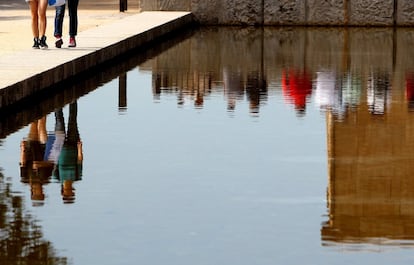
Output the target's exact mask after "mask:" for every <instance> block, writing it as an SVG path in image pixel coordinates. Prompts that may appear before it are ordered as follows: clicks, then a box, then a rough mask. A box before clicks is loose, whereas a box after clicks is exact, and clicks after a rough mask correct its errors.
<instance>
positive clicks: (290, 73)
mask: <svg viewBox="0 0 414 265" xmlns="http://www.w3.org/2000/svg"><path fill="white" fill-rule="evenodd" d="M282 89H283V93H284V95H285V97H286V99H287V101H288V102H289V103H290V104H292V105H294V107H295V110H296V112H297V115H298V116H303V115H305V112H306V104H307V102H308V101H309V98H310V95H311V94H312V80H311V76H310V75H309V73H307V72H306V71H299V70H296V69H289V70H285V69H284V70H283V72H282Z"/></svg>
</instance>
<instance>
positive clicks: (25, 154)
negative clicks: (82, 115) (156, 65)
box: [20, 101, 83, 205]
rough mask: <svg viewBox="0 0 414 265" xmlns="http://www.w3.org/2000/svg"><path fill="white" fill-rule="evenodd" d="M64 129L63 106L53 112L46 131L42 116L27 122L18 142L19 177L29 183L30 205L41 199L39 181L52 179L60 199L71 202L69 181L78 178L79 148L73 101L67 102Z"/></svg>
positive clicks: (73, 197) (80, 153)
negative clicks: (58, 186) (57, 184)
mask: <svg viewBox="0 0 414 265" xmlns="http://www.w3.org/2000/svg"><path fill="white" fill-rule="evenodd" d="M68 108H69V111H68V112H69V117H68V122H67V129H66V126H65V119H64V113H63V109H57V110H55V112H54V121H55V124H54V131H52V132H47V130H46V120H47V117H46V116H44V117H42V118H40V119H39V120H35V121H33V122H32V123H31V124H30V125H29V133H28V136H27V137H26V138H25V139H23V140H22V142H21V144H20V148H21V149H20V173H21V174H20V175H21V181H22V182H23V183H27V184H29V185H30V189H31V198H32V201H33V203H34V205H42V204H43V202H44V200H45V194H44V192H43V185H46V184H48V183H49V182H50V181H51V180H52V179H53V180H57V181H59V182H60V184H61V195H62V199H63V202H65V203H73V202H74V201H75V192H74V187H73V183H74V182H75V181H78V180H81V178H82V163H83V150H82V141H81V139H80V135H79V130H78V125H77V112H78V106H77V102H76V101H74V102H72V103H70V104H69V107H68Z"/></svg>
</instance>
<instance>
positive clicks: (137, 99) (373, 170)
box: [0, 28, 414, 265]
mask: <svg viewBox="0 0 414 265" xmlns="http://www.w3.org/2000/svg"><path fill="white" fill-rule="evenodd" d="M413 33H414V31H413V30H411V29H388V28H387V29H378V28H376V29H362V28H358V29H341V28H333V29H330V28H328V29H327V28H317V29H313V28H305V29H303V28H265V29H252V28H243V29H240V28H202V29H199V30H196V31H194V32H190V33H186V34H183V36H179V37H177V38H176V39H171V41H169V42H168V43H163V44H159V45H158V46H156V47H153V48H151V49H149V50H146V51H140V52H138V53H137V54H134V55H131V56H129V57H128V58H125V60H123V61H122V62H118V64H116V65H113V66H111V67H108V69H102V70H101V72H98V73H95V74H94V75H93V76H88V77H85V80H82V81H79V82H77V83H76V84H74V85H68V86H67V87H64V88H61V89H59V88H56V90H57V91H56V93H53V94H51V95H49V96H48V97H45V98H43V99H42V100H38V101H36V102H33V104H31V105H27V106H25V107H22V108H21V109H17V110H15V112H13V113H7V114H3V115H2V117H1V135H2V138H3V140H2V141H1V142H0V161H1V162H0V163H1V164H0V168H1V171H0V173H1V179H0V180H1V182H0V207H1V210H0V213H1V215H0V263H1V264H46V261H47V262H48V263H47V264H75V265H85V264H102V265H103V264H111V265H112V264H117V265H120V264H179V265H183V264H206V265H207V264H208V265H212V264H215V265H217V264H238V265H240V264H246V265H247V264H249V265H250V264H260V265H265V264H266V265H267V264H284V265H286V264H292V265H297V264H408V263H409V262H412V261H413V260H414V241H413V239H414V174H413V173H414V166H413V165H414V163H413V162H414V161H413V155H412V150H414V144H413V140H414V112H413V111H412V110H413V108H412V107H413V98H414V93H413V92H414V90H413V89H414V76H413V73H414V71H413V69H414V67H413V66H414V60H413V58H414V56H413V55H414V54H413V50H412V49H411V45H410V43H412V40H413V36H414V34H413Z"/></svg>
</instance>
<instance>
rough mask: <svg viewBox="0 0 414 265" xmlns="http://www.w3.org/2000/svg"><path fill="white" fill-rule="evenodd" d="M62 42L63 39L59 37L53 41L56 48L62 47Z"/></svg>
mask: <svg viewBox="0 0 414 265" xmlns="http://www.w3.org/2000/svg"><path fill="white" fill-rule="evenodd" d="M62 44H63V40H62V39H61V38H57V39H56V41H55V46H56V48H60V47H62Z"/></svg>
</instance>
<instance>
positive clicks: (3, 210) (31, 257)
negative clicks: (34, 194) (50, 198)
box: [0, 172, 69, 265]
mask: <svg viewBox="0 0 414 265" xmlns="http://www.w3.org/2000/svg"><path fill="white" fill-rule="evenodd" d="M0 264H39V265H40V264H50V265H54V264H56V265H57V264H62V265H63V264H69V262H68V260H67V258H66V257H59V256H58V255H57V253H56V251H55V249H54V248H53V245H52V242H50V241H47V240H46V239H44V238H43V233H42V230H41V227H40V225H39V224H38V223H37V221H36V220H34V219H33V218H32V216H31V215H30V213H28V212H27V210H26V209H25V208H24V201H23V198H22V197H21V196H19V195H16V194H14V193H13V191H12V189H11V184H10V183H8V182H6V181H5V180H4V176H3V173H2V172H0Z"/></svg>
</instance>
